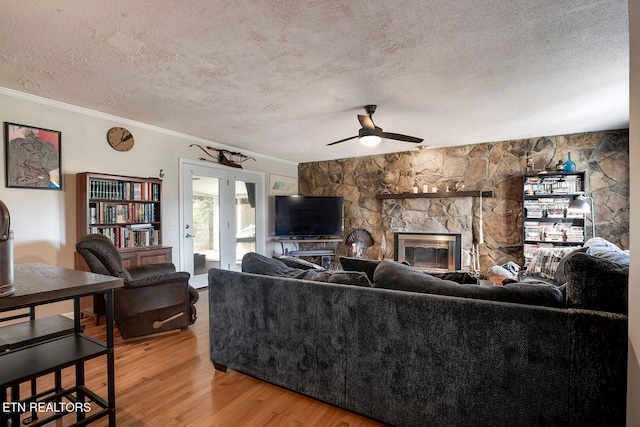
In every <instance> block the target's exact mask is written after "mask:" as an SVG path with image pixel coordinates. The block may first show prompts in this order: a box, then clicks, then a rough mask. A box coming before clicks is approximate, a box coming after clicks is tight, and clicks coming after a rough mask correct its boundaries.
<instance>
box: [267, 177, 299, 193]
mask: <svg viewBox="0 0 640 427" xmlns="http://www.w3.org/2000/svg"><path fill="white" fill-rule="evenodd" d="M297 191H298V180H297V179H296V178H291V177H288V176H282V175H275V174H271V175H269V195H270V196H290V195H292V194H297Z"/></svg>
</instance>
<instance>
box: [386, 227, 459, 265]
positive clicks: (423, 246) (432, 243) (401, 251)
mask: <svg viewBox="0 0 640 427" xmlns="http://www.w3.org/2000/svg"><path fill="white" fill-rule="evenodd" d="M393 247H394V259H395V260H396V261H400V262H402V261H406V262H407V263H409V265H411V266H412V267H415V268H418V269H421V270H435V271H452V270H460V269H461V268H462V265H461V264H462V263H461V258H462V234H457V233H420V232H396V233H393Z"/></svg>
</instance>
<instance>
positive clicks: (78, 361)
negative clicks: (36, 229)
mask: <svg viewBox="0 0 640 427" xmlns="http://www.w3.org/2000/svg"><path fill="white" fill-rule="evenodd" d="M15 286H16V291H15V293H14V294H13V295H11V296H9V297H5V298H0V312H6V311H13V310H21V309H28V310H29V312H30V315H29V316H28V317H29V320H28V321H24V322H22V323H17V324H14V325H8V326H2V327H0V347H2V349H3V350H4V352H3V353H2V354H0V401H2V402H7V403H10V405H9V407H10V408H11V412H2V413H1V414H0V425H8V424H9V422H10V425H15V426H18V425H20V417H21V414H22V413H25V412H31V418H30V419H28V420H25V423H27V422H28V423H29V425H31V426H36V427H37V426H41V425H44V424H47V423H50V422H52V421H54V420H56V419H59V418H62V417H63V416H65V415H67V413H69V412H74V413H75V417H76V422H75V424H74V425H77V426H80V425H87V424H89V423H91V422H93V421H96V420H98V419H100V418H102V417H105V416H108V417H109V425H110V426H115V422H116V421H115V372H114V370H115V360H114V353H113V291H114V289H115V288H119V287H122V286H123V282H122V279H119V278H117V277H110V276H103V275H99V274H93V273H86V272H82V271H76V270H69V269H65V268H61V267H55V266H49V265H45V264H37V263H36V264H22V265H17V266H15ZM97 294H104V295H105V299H106V309H107V313H106V314H107V323H106V333H107V334H106V335H107V336H106V341H104V342H103V341H100V340H97V339H95V338H93V337H90V336H87V335H85V334H83V333H82V330H83V327H82V325H81V324H80V298H81V297H83V296H88V295H97ZM69 299H72V300H73V301H74V318H73V319H69V318H67V317H65V316H62V315H56V316H50V317H45V318H42V319H37V318H34V316H33V313H34V307H36V306H38V305H41V304H48V303H52V302H57V301H63V300H69ZM5 319H6V318H5ZM5 319H0V320H5ZM100 356H106V366H105V370H106V378H107V396H106V397H103V396H100V395H98V394H96V393H94V392H93V391H91V390H89V389H88V388H87V387H86V386H85V371H84V363H85V362H87V361H88V360H91V359H94V358H97V357H100ZM72 366H73V367H74V368H75V385H73V386H71V387H66V388H65V387H63V386H62V380H61V376H62V374H61V372H62V369H64V368H68V367H72ZM48 374H54V378H55V385H54V387H53V388H50V389H47V390H40V391H38V390H37V379H38V378H40V377H42V376H44V375H48ZM27 382H30V383H31V394H30V395H29V396H26V397H23V396H21V395H20V390H21V388H20V385H21V384H23V383H27ZM50 403H58V404H59V405H60V404H64V403H70V404H71V407H72V408H75V410H73V411H69V410H68V409H65V410H56V411H54V413H53V414H52V415H50V414H49V413H46V414H38V412H37V411H34V410H33V409H32V408H33V405H32V404H36V405H37V404H50ZM78 403H79V404H81V405H82V404H84V403H86V404H87V405H89V408H90V411H83V410H79V408H78V407H77V404H78ZM94 405H96V406H97V410H94V408H95V407H94ZM60 407H63V408H68V405H67V406H65V405H62V406H60ZM67 411H69V412H67ZM39 415H40V416H44V417H45V418H44V419H38V417H39Z"/></svg>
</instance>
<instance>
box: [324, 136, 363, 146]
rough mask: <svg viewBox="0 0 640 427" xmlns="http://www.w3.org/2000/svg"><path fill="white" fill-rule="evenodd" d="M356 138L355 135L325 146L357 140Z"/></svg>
mask: <svg viewBox="0 0 640 427" xmlns="http://www.w3.org/2000/svg"><path fill="white" fill-rule="evenodd" d="M357 137H358V136H357V135H356V136H350V137H349V138H345V139H341V140H340V141H336V142H332V143H330V144H327V146H329V145H336V144H340V143H341V142H345V141H348V140H350V139H354V138H357Z"/></svg>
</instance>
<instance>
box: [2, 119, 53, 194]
mask: <svg viewBox="0 0 640 427" xmlns="http://www.w3.org/2000/svg"><path fill="white" fill-rule="evenodd" d="M61 136H62V133H61V132H59V131H56V130H51V129H42V128H37V127H34V126H25V125H19V124H16V123H7V122H5V124H4V138H5V161H6V165H5V170H6V173H7V187H15V188H40V189H45V190H62V171H61V167H60V166H61V161H62V157H61V151H60V149H61V142H62V141H61Z"/></svg>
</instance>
